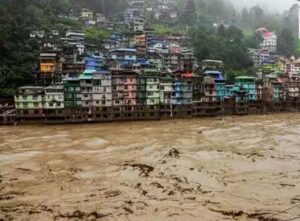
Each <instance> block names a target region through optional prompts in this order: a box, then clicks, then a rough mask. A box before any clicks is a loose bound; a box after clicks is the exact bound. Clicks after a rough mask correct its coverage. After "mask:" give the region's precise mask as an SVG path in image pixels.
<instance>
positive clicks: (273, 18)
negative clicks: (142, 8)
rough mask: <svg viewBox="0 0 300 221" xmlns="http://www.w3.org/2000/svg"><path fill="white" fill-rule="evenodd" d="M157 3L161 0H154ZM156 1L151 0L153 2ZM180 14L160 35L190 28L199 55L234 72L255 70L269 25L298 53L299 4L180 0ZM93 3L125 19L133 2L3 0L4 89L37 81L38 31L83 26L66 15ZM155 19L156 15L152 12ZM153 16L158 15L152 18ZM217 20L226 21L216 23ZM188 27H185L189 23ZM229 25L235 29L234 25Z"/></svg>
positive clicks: (283, 46) (0, 49) (286, 48)
mask: <svg viewBox="0 0 300 221" xmlns="http://www.w3.org/2000/svg"><path fill="white" fill-rule="evenodd" d="M152 1H153V2H154V1H156V0H152ZM147 2H151V1H147ZM175 2H176V7H177V9H178V11H179V15H180V16H179V19H178V21H177V22H175V23H172V24H155V22H153V21H152V20H151V22H149V23H150V24H152V25H153V27H154V29H155V32H156V33H157V34H161V35H164V34H167V33H169V32H174V31H175V32H180V33H182V32H184V33H187V34H190V35H191V37H192V41H191V44H192V46H193V47H194V48H195V53H196V56H197V58H198V60H201V59H203V58H215V59H222V60H224V62H225V63H226V68H227V70H228V73H232V74H230V75H231V76H234V75H237V74H238V73H253V70H252V68H251V62H250V61H249V58H248V56H247V52H246V51H247V50H246V48H247V47H257V46H258V42H259V41H258V39H257V36H255V34H253V33H255V32H254V31H255V29H256V28H257V27H259V26H266V27H267V28H269V29H270V30H275V31H276V33H277V34H278V37H279V39H278V42H279V45H278V49H279V53H281V54H283V55H292V54H296V51H295V49H296V43H297V42H296V41H297V37H296V36H297V33H298V30H297V23H298V21H297V13H298V8H297V6H294V7H292V8H291V9H290V10H289V11H287V12H285V13H283V14H268V13H266V12H264V11H263V9H261V8H259V7H258V6H256V7H253V8H251V9H243V10H242V11H241V12H238V11H236V10H235V9H234V7H233V6H232V5H231V4H230V3H228V2H226V0H175ZM84 7H85V8H90V9H93V10H94V11H95V12H101V13H103V14H105V15H106V16H107V17H111V18H117V19H118V18H119V19H120V18H121V17H122V12H123V11H124V9H125V8H126V7H127V1H125V0H109V1H107V0H1V1H0V15H1V16H0V94H1V95H3V94H13V92H14V91H13V90H14V89H15V88H16V87H18V86H20V85H24V84H28V83H32V82H33V81H34V73H33V72H32V70H33V69H34V68H35V65H36V59H37V57H38V53H39V47H38V42H36V41H35V40H31V39H30V38H29V34H30V32H31V31H33V30H44V31H46V32H48V31H50V30H52V29H56V30H59V31H60V32H63V31H65V30H67V29H81V28H82V25H81V24H80V23H78V22H76V21H71V20H67V19H65V18H63V16H58V15H66V14H68V13H70V12H76V11H77V12H78V10H79V9H81V8H84ZM147 16H148V18H149V19H153V16H152V15H147ZM151 16H152V17H151ZM213 23H218V24H223V25H221V26H220V27H219V28H214V26H213V25H212V24H213ZM183 27H184V28H183ZM228 27H229V28H228ZM105 36H107V33H105V32H103V31H99V30H95V29H90V30H88V31H87V37H88V38H89V39H90V40H91V41H92V42H93V43H95V44H97V43H98V41H97V40H98V39H101V38H103V37H105Z"/></svg>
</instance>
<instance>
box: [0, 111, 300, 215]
mask: <svg viewBox="0 0 300 221" xmlns="http://www.w3.org/2000/svg"><path fill="white" fill-rule="evenodd" d="M299 135H300V114H276V115H257V116H256V115H255V116H245V117H223V118H208V119H207V118H205V119H187V120H170V121H149V122H121V123H117V122H114V123H109V124H82V125H57V126H54V125H53V126H51V127H47V126H41V125H36V126H33V125H32V126H29V125H26V126H19V127H10V126H3V127H0V141H1V142H0V220H5V221H6V220H42V221H44V220H45V221H48V220H146V221H148V220H149V221H152V220H153V221H154V220H209V221H210V220H249V221H252V220H265V221H268V220H275V221H276V220H280V221H283V220H288V219H291V218H295V217H298V216H300V212H299V211H300V138H299V137H300V136H299ZM287 209H289V210H287ZM284 210H287V211H285V212H282V213H280V212H281V211H284ZM296 220H297V219H296ZM299 220H300V219H299Z"/></svg>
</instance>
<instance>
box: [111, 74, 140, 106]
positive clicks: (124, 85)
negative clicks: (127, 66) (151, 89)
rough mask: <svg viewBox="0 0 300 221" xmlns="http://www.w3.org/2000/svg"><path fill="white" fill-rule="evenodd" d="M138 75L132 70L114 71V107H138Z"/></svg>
mask: <svg viewBox="0 0 300 221" xmlns="http://www.w3.org/2000/svg"><path fill="white" fill-rule="evenodd" d="M136 79H137V73H136V72H134V71H131V70H124V69H113V70H112V87H113V105H114V106H128V105H129V106H133V105H136V97H137V86H136V83H137V80H136Z"/></svg>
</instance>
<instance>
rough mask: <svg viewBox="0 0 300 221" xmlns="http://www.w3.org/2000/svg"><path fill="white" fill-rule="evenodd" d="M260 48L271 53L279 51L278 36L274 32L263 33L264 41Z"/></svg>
mask: <svg viewBox="0 0 300 221" xmlns="http://www.w3.org/2000/svg"><path fill="white" fill-rule="evenodd" d="M260 49H261V50H263V51H268V52H271V53H274V52H276V51H277V36H276V34H275V33H274V32H264V33H263V42H262V43H261V44H260Z"/></svg>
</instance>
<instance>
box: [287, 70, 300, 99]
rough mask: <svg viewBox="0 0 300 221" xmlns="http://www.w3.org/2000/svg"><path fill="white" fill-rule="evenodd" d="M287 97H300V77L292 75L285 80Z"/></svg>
mask: <svg viewBox="0 0 300 221" xmlns="http://www.w3.org/2000/svg"><path fill="white" fill-rule="evenodd" d="M284 87H285V89H286V96H287V99H289V100H293V99H299V97H300V78H299V77H298V76H292V77H290V78H288V79H287V80H286V81H285V82H284Z"/></svg>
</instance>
